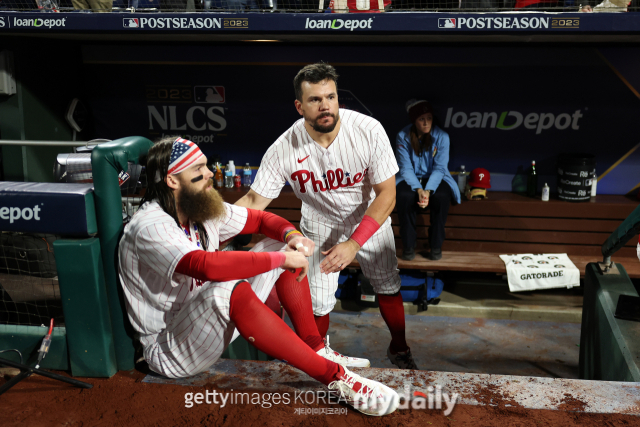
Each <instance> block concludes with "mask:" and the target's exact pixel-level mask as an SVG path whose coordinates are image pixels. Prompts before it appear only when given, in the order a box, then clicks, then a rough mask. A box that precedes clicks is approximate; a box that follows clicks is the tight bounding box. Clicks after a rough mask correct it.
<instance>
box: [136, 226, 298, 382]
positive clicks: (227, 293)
mask: <svg viewBox="0 0 640 427" xmlns="http://www.w3.org/2000/svg"><path fill="white" fill-rule="evenodd" d="M285 247H286V244H285V243H282V242H278V241H276V240H273V239H269V238H267V239H264V240H261V241H260V242H258V243H257V244H256V245H255V246H254V247H253V248H252V249H251V251H252V252H275V251H284V250H285ZM238 268H241V266H238ZM283 271H284V270H283V269H281V268H276V269H275V270H271V271H268V272H266V273H262V274H259V275H257V276H255V277H252V278H250V279H247V281H248V282H249V283H250V284H251V288H252V289H253V291H254V292H255V293H256V296H257V297H258V298H260V301H262V302H265V301H266V300H267V297H268V296H269V294H270V293H271V290H272V289H273V286H274V285H275V283H276V280H278V277H280V274H282V272H283ZM236 283H238V280H231V281H228V282H206V283H205V284H203V289H202V290H201V291H200V293H199V294H198V295H197V296H196V297H195V298H194V299H193V300H191V301H190V302H188V303H187V304H186V305H185V306H184V307H181V308H180V310H179V311H178V312H176V313H175V315H173V318H171V319H167V328H166V329H165V330H163V331H162V332H161V333H160V334H158V335H157V336H156V337H155V338H156V340H155V343H154V344H152V345H150V346H147V347H146V348H145V350H144V357H145V359H146V360H147V363H148V364H149V367H150V368H151V369H152V370H153V371H155V372H157V373H159V374H162V375H164V376H167V377H169V378H182V377H189V376H193V375H196V374H198V373H200V372H203V371H205V370H206V369H207V368H209V367H210V366H211V365H212V364H213V363H214V362H215V361H216V360H218V359H219V358H220V356H221V355H222V353H223V352H224V350H225V349H226V348H227V347H228V346H229V344H230V343H231V342H232V341H233V340H235V339H236V338H237V337H238V336H239V335H240V334H239V333H238V330H237V329H236V327H235V324H234V323H233V322H232V321H231V319H230V317H229V309H230V298H231V292H232V291H233V288H234V286H235V285H236ZM167 315H168V316H171V315H172V312H170V313H167ZM256 321H260V320H259V319H256ZM146 338H147V340H148V339H149V337H146Z"/></svg>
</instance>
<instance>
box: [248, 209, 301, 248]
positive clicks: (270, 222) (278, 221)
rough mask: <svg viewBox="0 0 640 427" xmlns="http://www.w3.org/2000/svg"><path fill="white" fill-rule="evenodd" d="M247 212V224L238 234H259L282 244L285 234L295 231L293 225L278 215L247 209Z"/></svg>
mask: <svg viewBox="0 0 640 427" xmlns="http://www.w3.org/2000/svg"><path fill="white" fill-rule="evenodd" d="M247 211H248V215H247V223H246V224H245V225H244V228H243V229H242V232H241V233H240V234H254V233H260V234H264V235H265V236H267V237H270V238H272V239H273V240H277V241H279V242H284V236H285V234H286V233H287V232H288V231H291V230H295V229H296V228H295V227H294V226H293V224H291V223H290V222H289V221H287V220H286V219H284V218H281V217H279V216H278V215H275V214H272V213H269V212H264V211H259V210H256V209H247Z"/></svg>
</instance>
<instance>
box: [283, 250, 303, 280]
mask: <svg viewBox="0 0 640 427" xmlns="http://www.w3.org/2000/svg"><path fill="white" fill-rule="evenodd" d="M284 255H285V257H286V259H285V261H284V265H283V266H282V268H284V269H286V270H289V271H290V272H292V273H295V272H296V270H297V269H299V268H301V269H302V270H300V274H299V275H298V277H296V280H297V281H298V282H301V281H302V279H304V276H306V275H307V272H308V271H309V261H307V257H305V256H304V255H303V254H302V252H298V251H289V252H285V253H284Z"/></svg>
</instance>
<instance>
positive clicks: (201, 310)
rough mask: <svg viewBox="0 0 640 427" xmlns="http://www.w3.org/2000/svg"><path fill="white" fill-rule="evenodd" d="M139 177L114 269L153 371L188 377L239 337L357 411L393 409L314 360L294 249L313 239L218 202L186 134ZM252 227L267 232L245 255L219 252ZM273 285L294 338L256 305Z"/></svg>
mask: <svg viewBox="0 0 640 427" xmlns="http://www.w3.org/2000/svg"><path fill="white" fill-rule="evenodd" d="M147 174H148V176H149V178H150V179H149V181H150V182H149V186H148V189H147V193H146V194H145V199H144V200H143V201H142V204H141V206H140V209H139V210H138V212H136V214H135V215H134V216H133V218H132V220H131V222H130V223H129V224H127V226H126V227H125V229H124V236H123V238H122V240H121V241H120V246H119V274H120V279H121V283H122V286H123V288H124V294H125V298H126V304H127V313H128V316H129V320H130V321H131V323H132V325H133V327H134V329H135V330H136V331H137V332H138V333H139V336H140V341H141V343H142V345H143V347H144V358H145V359H146V361H147V363H148V364H149V367H150V368H151V369H152V370H154V371H155V372H158V373H160V374H162V375H165V376H167V377H171V378H178V377H187V376H192V375H195V374H197V373H199V372H202V371H204V370H206V369H207V368H208V367H210V366H211V365H212V364H213V363H214V362H215V361H216V360H217V359H218V358H219V357H220V355H221V354H222V352H223V351H224V349H225V348H226V347H227V346H228V345H229V343H231V341H233V340H234V339H235V338H236V337H237V336H238V335H242V336H243V337H244V338H245V339H246V340H247V341H248V342H250V343H251V344H253V345H254V346H255V347H256V348H258V349H259V350H261V351H263V352H265V353H266V354H268V355H271V356H273V357H275V358H277V359H281V360H286V361H287V362H288V363H289V364H291V365H292V366H295V367H296V368H298V369H301V370H302V371H304V372H306V373H307V374H309V375H310V376H311V377H313V378H315V379H316V380H318V381H320V382H321V383H323V384H325V385H327V386H328V388H329V389H330V390H334V391H335V392H336V393H338V394H339V396H341V398H343V399H344V400H345V401H346V402H347V403H350V404H351V405H353V406H354V407H355V408H356V409H357V410H359V411H361V412H363V413H366V414H369V415H385V414H387V413H391V412H393V411H394V410H395V409H396V408H397V406H398V400H399V399H398V395H397V393H395V392H394V391H393V390H391V389H390V388H388V387H386V386H385V385H383V384H380V383H378V382H375V381H371V380H368V379H366V378H363V377H361V376H359V375H356V374H353V373H352V372H350V371H349V370H348V369H347V368H345V367H343V366H341V365H340V364H338V363H336V362H334V361H333V360H329V359H328V358H325V357H322V356H323V355H324V354H325V353H326V351H325V346H324V344H323V342H322V338H321V337H320V335H318V331H317V328H316V324H315V322H314V319H313V314H312V313H313V312H312V308H311V296H310V293H309V285H308V282H307V280H306V277H305V275H306V273H307V270H308V262H307V258H306V257H305V255H304V253H303V251H304V246H307V247H308V245H312V244H313V242H311V241H310V240H309V239H307V238H306V237H304V236H302V234H300V232H299V231H296V229H295V227H293V225H291V223H289V222H288V221H286V220H284V219H282V218H280V217H278V216H276V215H273V214H269V213H266V212H261V211H255V210H252V209H246V208H242V207H238V206H233V205H229V204H225V203H224V202H223V201H222V198H221V197H220V195H219V194H218V192H217V191H216V190H215V189H214V188H213V187H212V184H213V181H212V180H211V178H212V177H213V173H212V172H211V171H210V170H209V169H208V168H207V166H206V157H205V156H204V155H203V154H202V152H201V151H200V149H199V148H198V146H197V145H195V144H194V143H193V142H191V141H188V140H185V139H181V138H177V139H175V140H174V139H173V138H171V139H163V140H161V141H159V142H157V143H156V144H155V145H154V146H153V147H152V148H151V149H150V150H149V154H148V160H147ZM251 233H261V234H264V235H265V236H267V238H266V239H264V240H262V241H261V242H259V243H258V244H257V245H256V246H255V247H254V248H253V249H252V251H251V252H244V251H240V252H232V251H228V252H223V251H218V248H219V243H220V242H221V241H222V242H224V241H226V240H229V239H231V238H233V237H234V236H236V235H238V234H251ZM297 248H299V249H302V251H296V250H295V249H297ZM296 269H299V273H296ZM285 270H287V271H285ZM274 284H275V286H276V289H277V292H278V295H279V297H280V301H281V303H282V305H283V306H284V307H285V309H286V310H287V312H288V313H289V316H290V318H291V319H292V322H293V324H294V327H295V329H296V332H297V334H298V335H296V333H294V332H293V331H292V330H291V329H290V328H289V327H288V326H287V325H286V324H285V323H284V322H283V320H282V319H281V318H280V317H278V316H277V315H276V314H275V313H274V312H273V311H271V310H270V309H269V308H267V307H266V306H265V304H264V301H265V300H266V298H267V296H268V295H269V293H270V292H271V290H272V288H273V286H274ZM300 337H301V338H302V339H301V338H300Z"/></svg>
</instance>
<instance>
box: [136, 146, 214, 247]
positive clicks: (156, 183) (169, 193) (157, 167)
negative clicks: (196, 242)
mask: <svg viewBox="0 0 640 427" xmlns="http://www.w3.org/2000/svg"><path fill="white" fill-rule="evenodd" d="M177 138H180V136H165V137H164V138H162V139H159V140H157V141H156V142H155V143H154V144H153V147H151V148H150V149H149V153H148V154H147V166H146V170H147V191H146V192H145V193H144V197H143V198H142V200H141V201H140V206H142V205H143V204H145V203H146V202H151V201H154V200H155V201H157V202H158V204H159V205H160V207H161V208H162V210H164V211H165V212H166V213H168V214H169V215H170V216H171V218H173V219H174V221H175V222H176V224H177V225H178V227H181V228H182V226H181V225H180V220H179V219H178V209H177V207H176V198H175V195H174V194H173V190H172V189H171V188H170V187H169V186H168V185H167V172H168V171H169V164H170V162H171V149H172V148H173V143H174V142H175V140H176V139H177ZM157 178H159V180H158V179H157ZM196 226H197V227H198V231H199V233H200V238H201V239H202V247H203V248H204V249H205V250H206V248H207V246H208V241H209V236H208V235H207V231H206V229H205V228H204V227H203V226H202V224H200V223H196Z"/></svg>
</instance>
